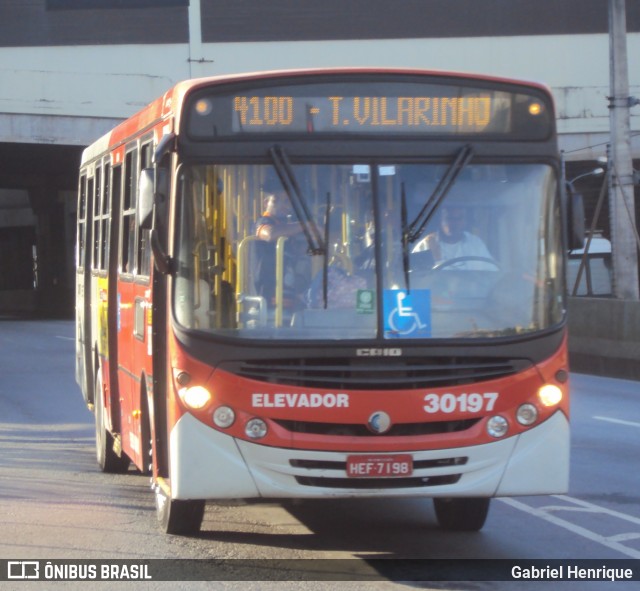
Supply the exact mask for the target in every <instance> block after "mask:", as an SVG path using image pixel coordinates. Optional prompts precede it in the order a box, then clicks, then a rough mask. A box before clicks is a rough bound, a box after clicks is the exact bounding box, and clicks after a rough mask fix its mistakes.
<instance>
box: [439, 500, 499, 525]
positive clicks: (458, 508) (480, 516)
mask: <svg viewBox="0 0 640 591" xmlns="http://www.w3.org/2000/svg"><path fill="white" fill-rule="evenodd" d="M490 503H491V499H490V498H470V499H458V498H436V499H433V506H434V509H435V511H436V517H437V519H438V525H439V526H440V527H441V528H443V529H448V530H452V531H479V530H481V529H482V527H483V526H484V523H485V521H486V520H487V515H488V514H489V504H490Z"/></svg>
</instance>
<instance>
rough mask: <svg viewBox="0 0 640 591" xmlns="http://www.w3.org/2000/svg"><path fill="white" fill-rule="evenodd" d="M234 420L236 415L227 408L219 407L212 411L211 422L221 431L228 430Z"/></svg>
mask: <svg viewBox="0 0 640 591" xmlns="http://www.w3.org/2000/svg"><path fill="white" fill-rule="evenodd" d="M235 420H236V413H235V412H233V409H232V408H231V407H229V406H219V407H218V408H216V409H215V410H214V411H213V422H214V424H215V425H216V426H218V427H220V428H221V429H228V428H229V427H231V425H233V423H234V421H235Z"/></svg>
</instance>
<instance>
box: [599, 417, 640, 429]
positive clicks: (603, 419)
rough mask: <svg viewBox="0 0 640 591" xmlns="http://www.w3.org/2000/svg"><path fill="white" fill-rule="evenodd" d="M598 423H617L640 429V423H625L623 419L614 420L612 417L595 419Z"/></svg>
mask: <svg viewBox="0 0 640 591" xmlns="http://www.w3.org/2000/svg"><path fill="white" fill-rule="evenodd" d="M593 418H594V419H597V420H598V421H607V422H608V423H617V424H618V425H628V426H630V427H640V423H635V422H634V421H623V420H622V419H612V418H610V417H593Z"/></svg>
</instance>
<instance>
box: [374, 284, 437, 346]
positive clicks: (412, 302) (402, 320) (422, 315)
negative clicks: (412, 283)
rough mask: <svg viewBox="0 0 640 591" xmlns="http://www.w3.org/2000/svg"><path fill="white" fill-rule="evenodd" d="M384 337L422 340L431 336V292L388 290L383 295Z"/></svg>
mask: <svg viewBox="0 0 640 591" xmlns="http://www.w3.org/2000/svg"><path fill="white" fill-rule="evenodd" d="M383 310H384V336H385V338H387V339H394V338H404V337H407V338H422V337H430V336H431V291H430V290H428V289H412V290H411V291H406V290H404V289H386V290H385V291H384V293H383Z"/></svg>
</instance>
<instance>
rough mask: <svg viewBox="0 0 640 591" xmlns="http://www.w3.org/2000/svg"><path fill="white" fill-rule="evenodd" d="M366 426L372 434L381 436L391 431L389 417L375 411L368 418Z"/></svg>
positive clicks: (382, 412)
mask: <svg viewBox="0 0 640 591" xmlns="http://www.w3.org/2000/svg"><path fill="white" fill-rule="evenodd" d="M367 426H368V427H369V430H370V431H372V432H373V433H376V434H377V435H381V434H382V433H386V432H387V431H388V430H389V429H391V417H390V416H389V415H388V414H387V413H386V412H384V411H382V410H377V411H376V412H374V413H373V414H372V415H371V416H370V417H369V421H368V423H367Z"/></svg>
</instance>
